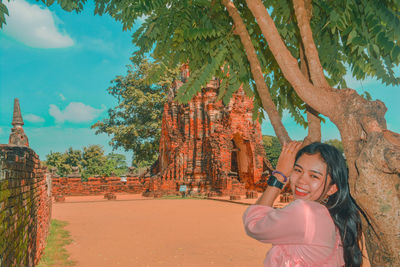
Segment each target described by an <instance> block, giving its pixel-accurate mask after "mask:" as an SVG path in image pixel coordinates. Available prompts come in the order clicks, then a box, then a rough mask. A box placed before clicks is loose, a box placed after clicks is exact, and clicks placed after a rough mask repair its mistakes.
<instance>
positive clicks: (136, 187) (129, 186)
mask: <svg viewBox="0 0 400 267" xmlns="http://www.w3.org/2000/svg"><path fill="white" fill-rule="evenodd" d="M142 182H143V181H140V180H139V178H138V177H127V179H126V182H122V181H121V178H120V177H89V178H88V181H87V182H82V181H81V178H70V177H69V178H65V177H62V178H53V179H52V194H53V195H54V196H59V195H62V196H85V195H102V194H106V193H130V194H140V193H142V192H143V183H142Z"/></svg>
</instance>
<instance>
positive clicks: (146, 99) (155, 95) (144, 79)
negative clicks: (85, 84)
mask: <svg viewBox="0 0 400 267" xmlns="http://www.w3.org/2000/svg"><path fill="white" fill-rule="evenodd" d="M132 63H133V65H130V66H128V73H127V74H126V75H125V76H117V77H116V78H115V79H114V80H113V81H112V86H111V87H110V88H108V92H109V93H110V94H111V95H112V96H114V97H115V98H116V99H117V100H118V105H117V106H116V107H114V108H112V109H109V110H108V116H107V117H106V118H105V119H103V120H102V121H99V122H97V123H96V124H94V125H92V128H94V129H96V134H100V133H106V134H108V135H110V136H112V139H111V141H110V145H111V146H112V147H113V148H119V147H122V148H124V149H125V150H129V151H132V152H133V160H132V165H134V166H136V167H144V166H149V165H151V164H152V163H153V162H154V161H155V160H157V158H158V152H159V143H160V134H161V120H162V112H163V107H164V103H165V102H166V90H167V88H169V87H170V86H171V84H172V81H173V79H174V78H175V77H176V76H177V75H178V69H177V68H175V69H172V70H169V71H168V72H166V73H167V75H165V76H158V78H157V80H158V81H157V83H151V82H150V78H149V76H150V75H158V74H157V70H158V69H159V68H160V64H156V63H151V62H149V61H147V60H140V62H138V63H134V62H132ZM165 70H167V69H165Z"/></svg>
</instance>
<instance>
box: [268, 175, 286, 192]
mask: <svg viewBox="0 0 400 267" xmlns="http://www.w3.org/2000/svg"><path fill="white" fill-rule="evenodd" d="M267 184H268V185H269V186H274V187H277V188H279V189H282V188H283V186H284V185H285V184H284V183H282V182H281V181H279V180H278V178H276V177H275V176H273V175H271V176H270V177H269V179H268V181H267Z"/></svg>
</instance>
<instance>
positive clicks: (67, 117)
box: [49, 102, 105, 123]
mask: <svg viewBox="0 0 400 267" xmlns="http://www.w3.org/2000/svg"><path fill="white" fill-rule="evenodd" d="M104 110H105V107H102V108H101V109H96V108H93V107H91V106H89V105H85V104H83V103H81V102H71V103H69V104H68V106H67V107H66V108H65V109H64V110H60V108H59V107H57V106H56V105H54V104H51V105H50V108H49V113H50V115H51V116H52V117H54V118H55V120H56V122H58V123H63V122H65V121H69V122H77V123H79V122H90V121H92V120H93V119H94V118H96V117H97V116H99V115H100V114H101V113H102V112H103V111H104Z"/></svg>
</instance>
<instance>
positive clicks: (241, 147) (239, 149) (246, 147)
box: [231, 133, 254, 188]
mask: <svg viewBox="0 0 400 267" xmlns="http://www.w3.org/2000/svg"><path fill="white" fill-rule="evenodd" d="M231 173H232V174H234V173H237V177H238V180H239V182H242V183H244V184H245V187H246V188H250V187H252V185H253V184H254V164H253V152H252V149H251V145H250V142H249V140H245V139H243V137H242V136H241V135H240V134H238V133H236V134H234V135H233V139H232V152H231Z"/></svg>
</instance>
